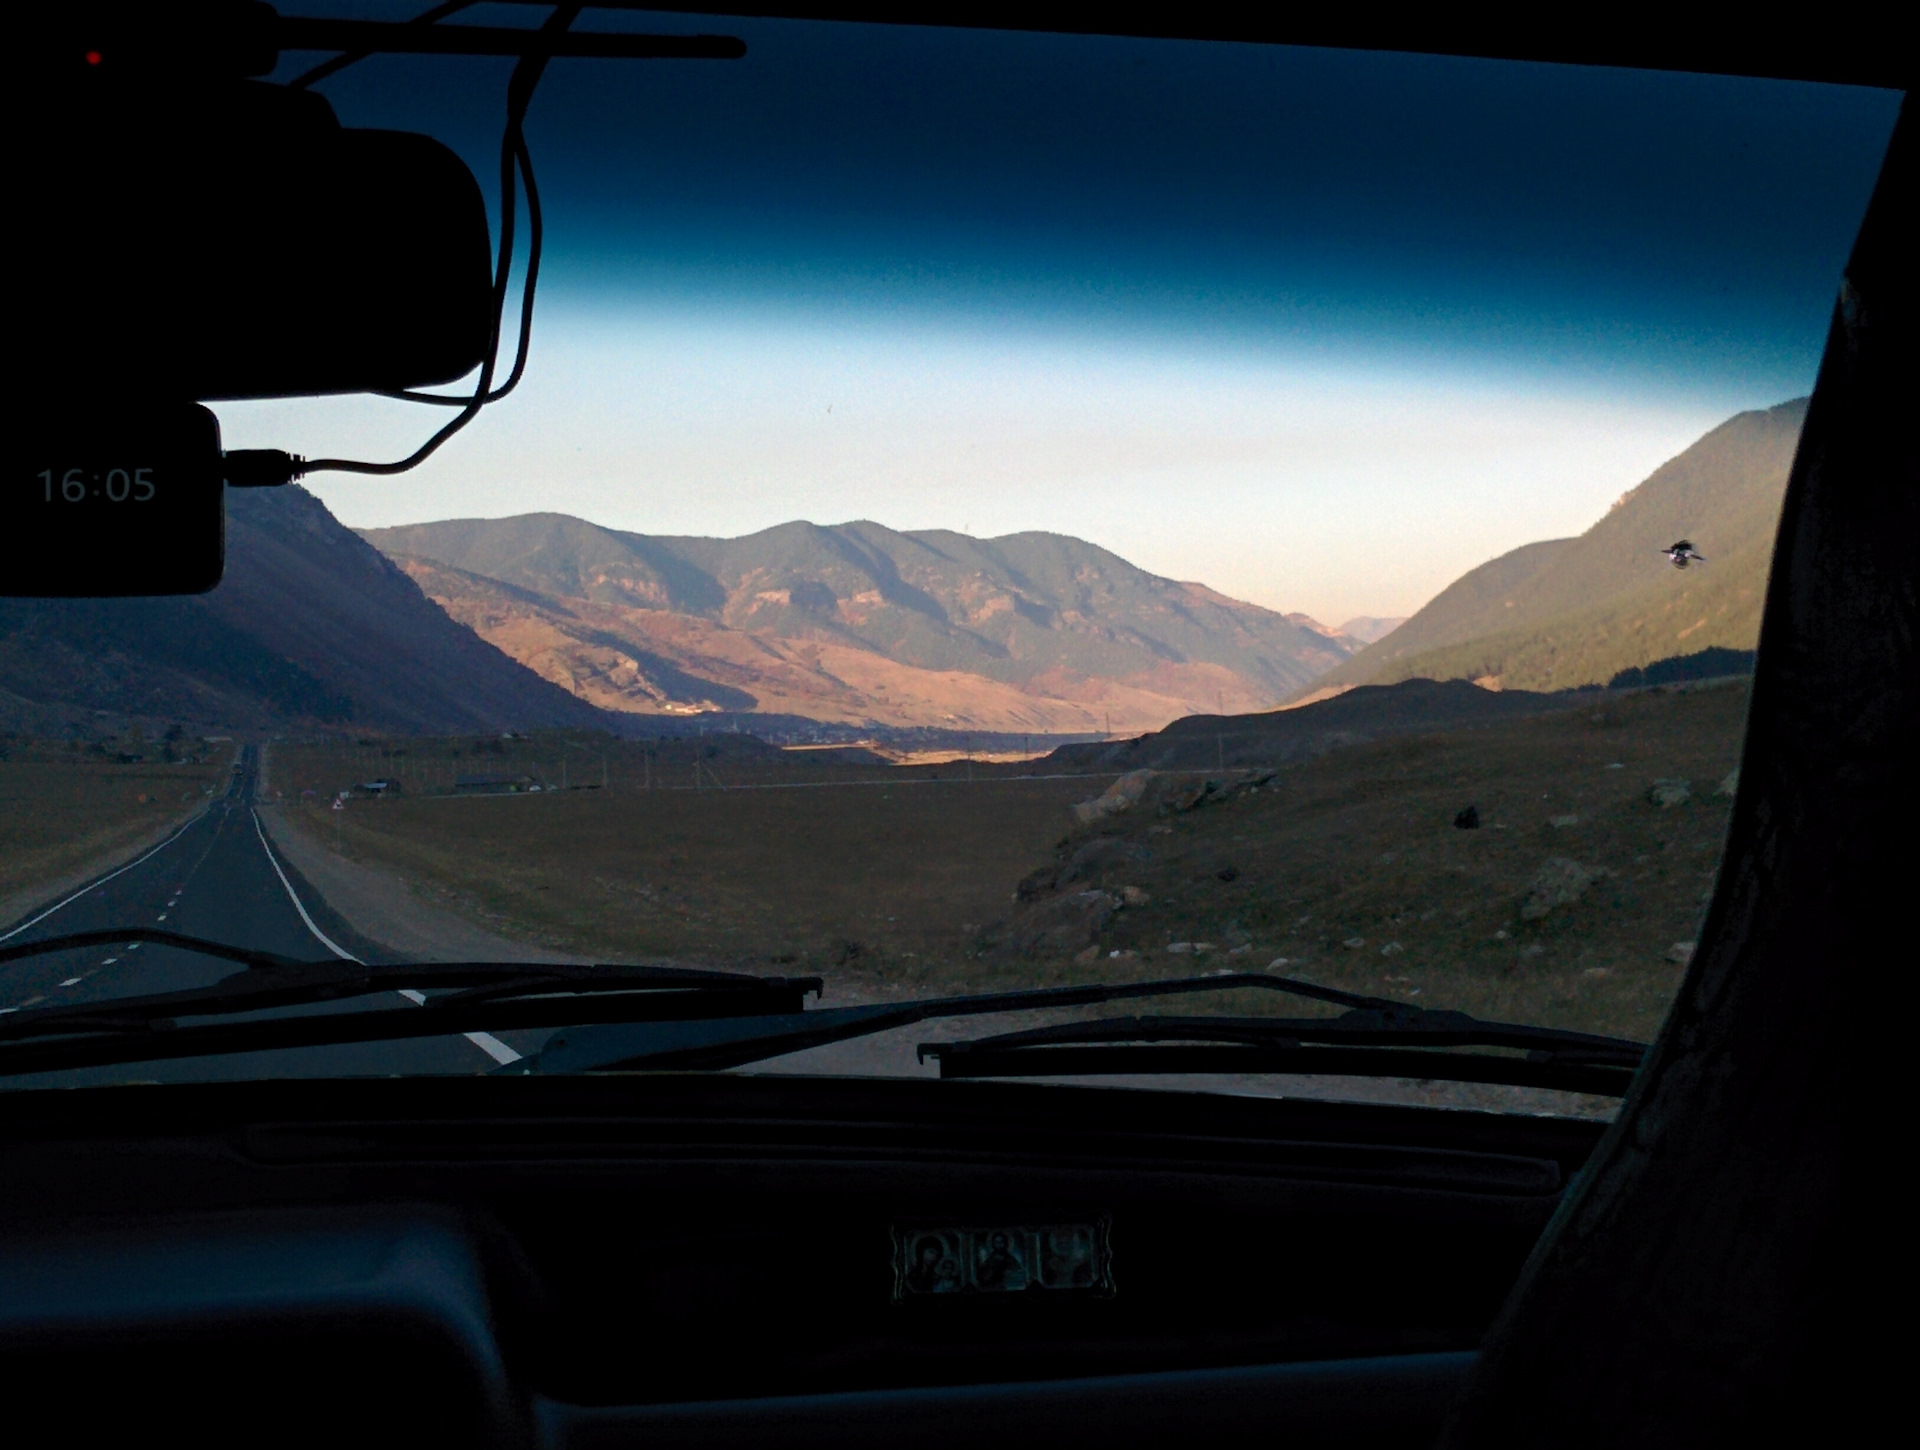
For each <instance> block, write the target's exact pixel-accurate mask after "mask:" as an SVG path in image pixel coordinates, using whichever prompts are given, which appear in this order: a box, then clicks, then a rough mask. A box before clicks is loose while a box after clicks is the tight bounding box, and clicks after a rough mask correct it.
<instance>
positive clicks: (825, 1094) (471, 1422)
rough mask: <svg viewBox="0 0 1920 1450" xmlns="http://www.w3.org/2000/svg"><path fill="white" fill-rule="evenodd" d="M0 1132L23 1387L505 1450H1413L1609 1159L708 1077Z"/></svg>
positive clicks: (77, 1113) (138, 1102) (0, 1322)
mask: <svg viewBox="0 0 1920 1450" xmlns="http://www.w3.org/2000/svg"><path fill="white" fill-rule="evenodd" d="M10 1102H11V1107H12V1111H11V1112H10V1113H9V1115H8V1124H7V1126H6V1127H5V1129H4V1130H0V1135H3V1136H0V1142H3V1143H4V1150H3V1151H4V1155H5V1169H4V1172H0V1290H3V1291H4V1292H0V1357H5V1358H6V1359H9V1360H12V1361H14V1367H13V1370H12V1371H10V1374H11V1373H14V1372H18V1373H23V1374H24V1373H30V1374H32V1375H33V1376H35V1378H34V1380H32V1381H30V1382H33V1383H39V1384H42V1385H45V1386H49V1387H51V1386H55V1385H61V1386H67V1387H69V1388H70V1389H73V1390H75V1391H76V1398H75V1399H74V1401H73V1403H75V1404H76V1405H78V1406H81V1407H83V1410H84V1413H85V1414H91V1415H96V1416H98V1415H107V1416H111V1415H112V1414H114V1413H118V1412H119V1409H116V1406H118V1407H119V1408H120V1409H123V1408H124V1406H125V1405H126V1404H127V1403H129V1402H130V1401H128V1400H123V1399H120V1398H118V1397H109V1400H108V1401H104V1402H101V1401H98V1397H94V1398H92V1399H90V1398H89V1397H88V1396H87V1395H86V1394H85V1393H84V1392H80V1391H78V1386H80V1385H82V1384H85V1385H95V1384H99V1383H101V1382H103V1378H104V1379H105V1380H111V1381H112V1382H115V1383H119V1384H121V1385H124V1386H128V1387H130V1391H133V1392H134V1398H135V1399H137V1400H138V1401H139V1402H140V1403H141V1404H143V1405H146V1406H149V1407H151V1406H153V1405H157V1404H166V1403H169V1402H172V1401H182V1402H184V1403H192V1404H194V1405H196V1406H197V1407H198V1410H197V1411H196V1413H198V1414H200V1415H201V1416H202V1422H203V1423H206V1422H205V1420H204V1415H205V1413H206V1407H207V1406H208V1405H209V1404H210V1403H211V1404H222V1405H227V1406H228V1407H229V1408H230V1409H231V1411H232V1413H233V1414H234V1415H236V1416H239V1417H240V1419H239V1420H238V1421H236V1423H238V1424H242V1425H245V1426H251V1427H253V1428H255V1429H257V1428H258V1427H259V1423H260V1422H259V1420H258V1418H257V1417H258V1416H260V1415H270V1416H272V1417H274V1418H275V1419H276V1421H284V1420H285V1419H286V1418H287V1417H288V1416H292V1418H293V1420H294V1421H297V1423H299V1424H301V1425H304V1426H305V1427H306V1428H307V1430H308V1431H310V1432H311V1433H312V1434H314V1435H315V1436H320V1435H321V1434H322V1430H323V1427H325V1426H328V1425H331V1424H333V1422H334V1421H336V1420H338V1421H340V1422H341V1424H342V1425H343V1426H348V1427H350V1426H351V1425H354V1424H358V1425H361V1426H362V1427H363V1428H364V1425H365V1424H366V1423H367V1418H366V1417H367V1416H368V1415H377V1416H378V1417H379V1419H378V1423H380V1424H383V1425H387V1426H389V1427H396V1428H397V1427H405V1426H412V1427H414V1429H415V1430H417V1432H418V1433H422V1434H440V1433H446V1432H447V1431H448V1429H449V1427H450V1426H466V1427H467V1429H468V1431H470V1432H471V1433H472V1434H474V1435H477V1436H478V1437H479V1438H481V1439H489V1438H492V1439H497V1440H499V1442H500V1443H529V1442H531V1441H533V1440H536V1439H540V1440H545V1441H547V1442H549V1443H580V1444H622V1443H640V1442H641V1441H642V1440H644V1441H645V1442H646V1443H649V1444H679V1443H686V1444H696V1443H700V1444H704V1443H727V1442H729V1441H733V1442H738V1441H739V1440H740V1439H742V1438H745V1439H751V1440H754V1441H756V1442H760V1443H795V1444H800V1443H834V1442H835V1441H836V1440H837V1441H839V1442H841V1443H847V1442H848V1441H847V1438H846V1437H848V1436H850V1435H853V1436H854V1438H855V1439H858V1438H859V1437H858V1436H857V1435H854V1429H853V1427H854V1426H855V1425H856V1424H857V1423H858V1422H859V1416H860V1415H861V1414H867V1415H869V1416H872V1415H876V1414H877V1415H878V1416H879V1420H878V1421H877V1422H876V1423H878V1424H881V1425H883V1426H892V1427H894V1430H895V1431H899V1430H900V1428H901V1427H902V1426H905V1425H908V1424H911V1426H912V1427H913V1428H912V1433H913V1434H914V1436H915V1438H916V1443H946V1441H945V1440H944V1439H942V1436H943V1435H947V1436H952V1435H958V1436H959V1437H960V1438H961V1439H966V1440H968V1441H969V1442H970V1443H971V1442H974V1441H976V1440H977V1438H978V1434H979V1433H980V1430H981V1427H982V1425H985V1424H988V1423H989V1422H990V1421H991V1415H989V1416H988V1419H987V1420H982V1419H981V1418H980V1417H981V1415H983V1414H987V1413H988V1411H989V1410H991V1411H992V1414H997V1415H1001V1416H1003V1417H1011V1418H1010V1420H1009V1421H1008V1423H1007V1425H1005V1426H1003V1427H1002V1430H1001V1432H1000V1433H1001V1434H1002V1437H1003V1438H1005V1437H1009V1436H1010V1437H1011V1438H1014V1439H1016V1440H1017V1439H1021V1438H1023V1434H1022V1432H1023V1431H1025V1432H1028V1433H1030V1434H1031V1435H1033V1436H1036V1437H1040V1438H1044V1436H1043V1435H1042V1430H1043V1429H1044V1427H1046V1426H1048V1425H1050V1424H1051V1425H1055V1426H1056V1428H1058V1429H1060V1430H1062V1431H1064V1432H1066V1433H1072V1432H1073V1431H1075V1430H1080V1431H1086V1432H1091V1430H1092V1429H1093V1428H1095V1427H1097V1426H1101V1425H1105V1426H1106V1428H1105V1429H1104V1430H1103V1431H1102V1433H1105V1434H1108V1435H1109V1436H1110V1437H1112V1438H1116V1442H1117V1443H1131V1442H1135V1441H1138V1442H1140V1443H1145V1441H1142V1440H1140V1438H1139V1437H1140V1436H1141V1435H1142V1434H1144V1433H1145V1431H1146V1428H1147V1427H1149V1426H1150V1425H1151V1424H1153V1423H1155V1422H1154V1420H1153V1416H1154V1414H1156V1413H1158V1414H1163V1415H1164V1414H1169V1413H1175V1412H1176V1411H1177V1407H1178V1406H1179V1405H1181V1404H1185V1403H1187V1402H1188V1401H1191V1403H1192V1405H1193V1407H1194V1410H1195V1412H1197V1413H1202V1415H1203V1418H1206V1417H1210V1419H1209V1423H1211V1424H1212V1425H1213V1429H1214V1431H1215V1433H1216V1434H1221V1435H1224V1436H1225V1438H1226V1439H1227V1440H1229V1441H1231V1440H1232V1439H1233V1438H1234V1435H1233V1433H1232V1432H1231V1426H1232V1425H1233V1424H1235V1423H1238V1422H1237V1421H1235V1420H1234V1414H1235V1413H1238V1412H1237V1411H1235V1409H1234V1407H1235V1406H1236V1405H1240V1406H1241V1407H1242V1409H1243V1410H1244V1411H1245V1413H1246V1415H1247V1416H1248V1421H1247V1430H1248V1433H1249V1434H1252V1433H1254V1432H1255V1431H1256V1430H1260V1428H1261V1427H1262V1426H1264V1430H1263V1431H1262V1432H1263V1433H1265V1434H1268V1435H1271V1433H1272V1432H1273V1428H1274V1426H1273V1422H1272V1421H1271V1418H1270V1414H1271V1411H1272V1407H1273V1406H1274V1405H1275V1404H1277V1403H1281V1402H1283V1401H1285V1400H1286V1397H1287V1395H1289V1394H1291V1395H1294V1396H1295V1398H1299V1397H1300V1396H1302V1395H1305V1396H1306V1400H1314V1398H1315V1396H1316V1395H1317V1396H1318V1397H1319V1398H1318V1400H1317V1401H1316V1403H1320V1402H1324V1403H1321V1410H1320V1411H1312V1409H1311V1406H1308V1405H1307V1404H1306V1402H1305V1401H1302V1404H1301V1407H1300V1409H1299V1416H1304V1418H1299V1417H1296V1418H1299V1424H1298V1426H1296V1428H1299V1427H1304V1426H1306V1425H1307V1424H1308V1422H1309V1421H1311V1420H1312V1415H1313V1413H1320V1412H1322V1411H1324V1412H1325V1413H1327V1414H1330V1415H1332V1416H1333V1419H1334V1421H1337V1422H1340V1423H1343V1424H1344V1425H1345V1429H1346V1431H1347V1432H1348V1434H1349V1438H1352V1434H1353V1433H1358V1432H1361V1431H1364V1430H1365V1428H1366V1423H1372V1422H1370V1421H1368V1422H1365V1423H1363V1422H1362V1421H1358V1420H1355V1419H1354V1418H1353V1414H1354V1405H1355V1404H1356V1403H1361V1404H1364V1405H1366V1406H1367V1407H1368V1409H1367V1413H1369V1414H1373V1415H1374V1416H1375V1417H1376V1418H1378V1417H1379V1416H1380V1415H1382V1414H1384V1415H1385V1419H1384V1420H1381V1421H1380V1424H1379V1425H1378V1426H1376V1427H1375V1428H1376V1429H1378V1430H1379V1431H1380V1434H1381V1435H1382V1436H1384V1438H1382V1439H1381V1440H1380V1443H1397V1442H1396V1440H1395V1432H1396V1427H1398V1430H1399V1432H1403V1433H1404V1436H1405V1438H1406V1440H1407V1443H1412V1441H1413V1440H1415V1439H1417V1438H1419V1435H1420V1434H1422V1433H1424V1434H1430V1433H1431V1430H1432V1428H1433V1425H1432V1423H1428V1422H1429V1421H1434V1422H1437V1415H1438V1413H1439V1412H1440V1409H1441V1408H1443V1407H1444V1403H1445V1399H1446V1396H1447V1395H1448V1394H1450V1393H1451V1391H1452V1389H1453V1387H1455V1385H1457V1382H1458V1379H1459V1377H1460V1375H1461V1373H1462V1372H1463V1371H1464V1367H1465V1365H1466V1363H1468V1362H1469V1361H1470V1355H1471V1351H1472V1349H1473V1347H1474V1346H1475V1345H1476V1344H1477V1343H1478V1341H1479V1339H1480V1337H1481V1335H1482V1334H1483V1333H1484V1331H1485V1329H1486V1327H1487V1325H1488V1324H1489V1322H1490V1321H1491V1319H1492V1317H1493V1315H1494V1313H1495V1311H1496V1310H1497V1308H1498V1306H1499V1304H1500V1303H1501V1301H1502V1300H1503V1298H1504V1297H1505V1296H1506V1294H1507V1292H1508V1290H1509V1289H1510V1288H1511V1286H1512V1284H1513V1282H1514V1279H1515V1277H1516V1275H1517V1274H1518V1272H1519V1269H1520V1267H1521V1264H1522V1263H1523V1262H1524V1260H1525V1258H1526V1256H1527V1253H1528V1252H1529V1250H1530V1248H1531V1246H1532V1244H1533V1242H1534V1240H1535V1239H1536V1238H1537V1237H1538V1235H1539V1233H1540V1231H1541V1229H1542V1228H1543V1227H1544V1225H1545V1223H1546V1221H1547V1219H1548V1217H1549V1216H1550V1215H1551V1214H1552V1212H1553V1210H1554V1208H1555V1206H1556V1205H1557V1203H1558V1202H1559V1200H1560V1196H1561V1194H1562V1192H1563V1190H1564V1189H1565V1187H1566V1184H1567V1182H1568V1181H1569V1179H1570V1177H1571V1176H1572V1175H1573V1174H1574V1173H1575V1172H1577V1171H1578V1169H1579V1167H1580V1165H1581V1164H1582V1163H1583V1162H1584V1161H1585V1159H1586V1157H1587V1156H1588V1154H1589V1153H1590V1152H1591V1150H1592V1147H1593V1144H1594V1142H1595V1141H1596V1139H1597V1137H1598V1135H1599V1133H1600V1132H1601V1131H1602V1127H1603V1125H1601V1124H1597V1123H1593V1122H1586V1121H1576V1120H1569V1119H1555V1118H1545V1117H1531V1116H1515V1115H1501V1114H1490V1113H1478V1112H1448V1111H1438V1110H1431V1109H1420V1108H1400V1107H1388V1106H1379V1105H1358V1104H1338V1103H1326V1102H1313V1101H1305V1100H1286V1099H1260V1098H1252V1097H1234V1096H1222V1095H1214V1094H1202V1093H1177V1092H1144V1091H1133V1090H1125V1089H1111V1088H1090V1087H1059V1086H1039V1085H1032V1084H996V1083H964V1082H963V1083H941V1082H931V1083H929V1082H900V1081H892V1082H889V1081H883V1080H849V1079H827V1078H780V1077H773V1076H748V1075H693V1074H685V1075H680V1074H648V1075H625V1076H620V1075H608V1076H602V1077H596V1078H574V1079H541V1078H498V1079H473V1080H446V1079H439V1080H435V1079H419V1080H358V1081H346V1082H331V1083H302V1082H264V1083H246V1084H211V1085H196V1086H169V1087H158V1086H148V1087H136V1086H129V1087H119V1088H105V1089H86V1090H79V1091H68V1092H47V1093H23V1094H20V1095H18V1096H15V1097H13V1098H11V1099H10ZM1356 1365H1359V1366H1361V1367H1362V1368H1361V1369H1355V1368H1354V1366H1356ZM1368 1365H1372V1366H1383V1365H1384V1366H1389V1367H1390V1371H1389V1372H1386V1381H1385V1382H1384V1385H1381V1384H1375V1385H1371V1386H1370V1387H1369V1386H1368V1385H1366V1384H1362V1383H1360V1382H1359V1381H1352V1376H1353V1375H1354V1374H1361V1376H1362V1379H1363V1380H1364V1379H1365V1376H1366V1374H1367V1373H1374V1374H1375V1377H1376V1378H1378V1374H1379V1372H1378V1371H1368V1370H1366V1369H1365V1366H1368ZM1329 1366H1331V1368H1329ZM1313 1367H1318V1368H1317V1369H1316V1368H1313ZM1309 1371H1310V1372H1311V1374H1310V1377H1311V1375H1317V1376H1318V1379H1315V1380H1314V1383H1313V1385H1307V1386H1306V1387H1305V1388H1303V1387H1302V1385H1301V1383H1298V1381H1299V1380H1300V1376H1301V1375H1302V1374H1303V1373H1309ZM1329 1373H1332V1374H1333V1375H1334V1378H1335V1380H1339V1377H1340V1375H1346V1376H1347V1377H1348V1379H1347V1380H1343V1381H1340V1382H1339V1384H1333V1382H1332V1381H1328V1380H1327V1378H1326V1377H1327V1375H1328V1374H1329ZM1276 1376H1278V1378H1276ZM1289 1376H1291V1378H1289ZM1409 1376H1411V1378H1409ZM1329 1385H1333V1387H1332V1388H1329ZM1315 1386H1318V1388H1315ZM1423 1386H1424V1388H1423ZM1063 1387H1064V1388H1063ZM1289 1387H1291V1388H1289ZM983 1394H985V1395H987V1399H986V1400H984V1401H981V1400H979V1396H981V1395H983ZM1089 1394H1091V1395H1092V1399H1091V1401H1089V1400H1088V1399H1087V1396H1088V1395H1089ZM969 1395H971V1396H974V1397H975V1400H976V1401H978V1403H975V1404H974V1407H973V1410H972V1411H968V1410H967V1409H966V1408H965V1407H964V1405H962V1404H961V1401H959V1400H956V1399H955V1396H960V1397H961V1398H962V1399H964V1398H965V1397H966V1396H969ZM1143 1395H1144V1396H1145V1398H1144V1399H1142V1398H1141V1397H1142V1396H1143ZM1062 1396H1065V1398H1064V1399H1062V1398H1061V1397H1062ZM1183 1396H1184V1397H1185V1398H1184V1399H1183V1398H1182V1397H1183ZM1276 1396H1278V1397H1279V1398H1278V1399H1276ZM1049 1397H1051V1398H1049ZM1130 1397H1131V1398H1130ZM1136 1401H1138V1403H1135V1402H1136ZM1130 1405H1131V1406H1132V1407H1133V1408H1131V1409H1129V1408H1128V1407H1129V1406H1130ZM292 1406H301V1407H304V1408H301V1409H300V1410H299V1411H298V1412H297V1413H296V1412H295V1411H293V1410H292V1409H290V1408H289V1407H292ZM956 1406H958V1408H956ZM1090 1406H1091V1408H1090ZM1343 1406H1344V1407H1345V1408H1344V1409H1342V1407H1343ZM1395 1406H1398V1410H1397V1411H1396V1410H1395ZM863 1407H864V1408H863ZM876 1407H877V1408H876ZM1170 1407H1172V1408H1170ZM1263 1407H1264V1408H1263ZM82 1412H83V1411H82V1410H76V1411H75V1413H82ZM1182 1413H1184V1412H1182ZM1396 1413H1398V1414H1399V1416H1400V1418H1399V1419H1397V1420H1396V1419H1395V1418H1394V1416H1395V1414H1396ZM756 1416H758V1417H760V1419H759V1420H756V1419H755V1417H756ZM903 1416H904V1419H903V1418H902V1417H903ZM1408 1416H1412V1418H1413V1419H1415V1420H1419V1421H1420V1422H1421V1424H1420V1426H1419V1427H1411V1422H1410V1421H1408ZM743 1417H744V1418H743ZM1102 1417H1105V1419H1103V1418H1102ZM1108 1421H1111V1423H1110V1424H1108V1423H1107V1422H1108ZM755 1424H759V1426H760V1428H759V1429H757V1430H756V1429H753V1428H752V1426H753V1425H755ZM809 1425H811V1426H812V1427H813V1428H812V1429H811V1430H809V1429H808V1428H807V1427H808V1426H809ZM1162 1428H1164V1426H1163V1427H1162ZM962 1429H964V1431H965V1433H964V1434H962V1433H961V1431H962ZM347 1432H351V1431H350V1430H348V1431H347ZM326 1433H332V1431H331V1430H329V1431H327V1432H326ZM463 1433H464V1432H463ZM876 1433H877V1432H876ZM890 1433H892V1432H890ZM1048 1433H1051V1432H1050V1431H1049V1432H1048ZM810 1435H811V1436H812V1438H809V1436H810ZM882 1438H883V1439H884V1438H886V1436H885V1435H883V1436H882ZM1310 1438H1311V1437H1309V1439H1310ZM1360 1439H1361V1440H1362V1441H1365V1439H1366V1435H1365V1434H1364V1433H1361V1434H1360ZM955 1443H958V1441H957V1440H956V1441H955Z"/></svg>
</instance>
